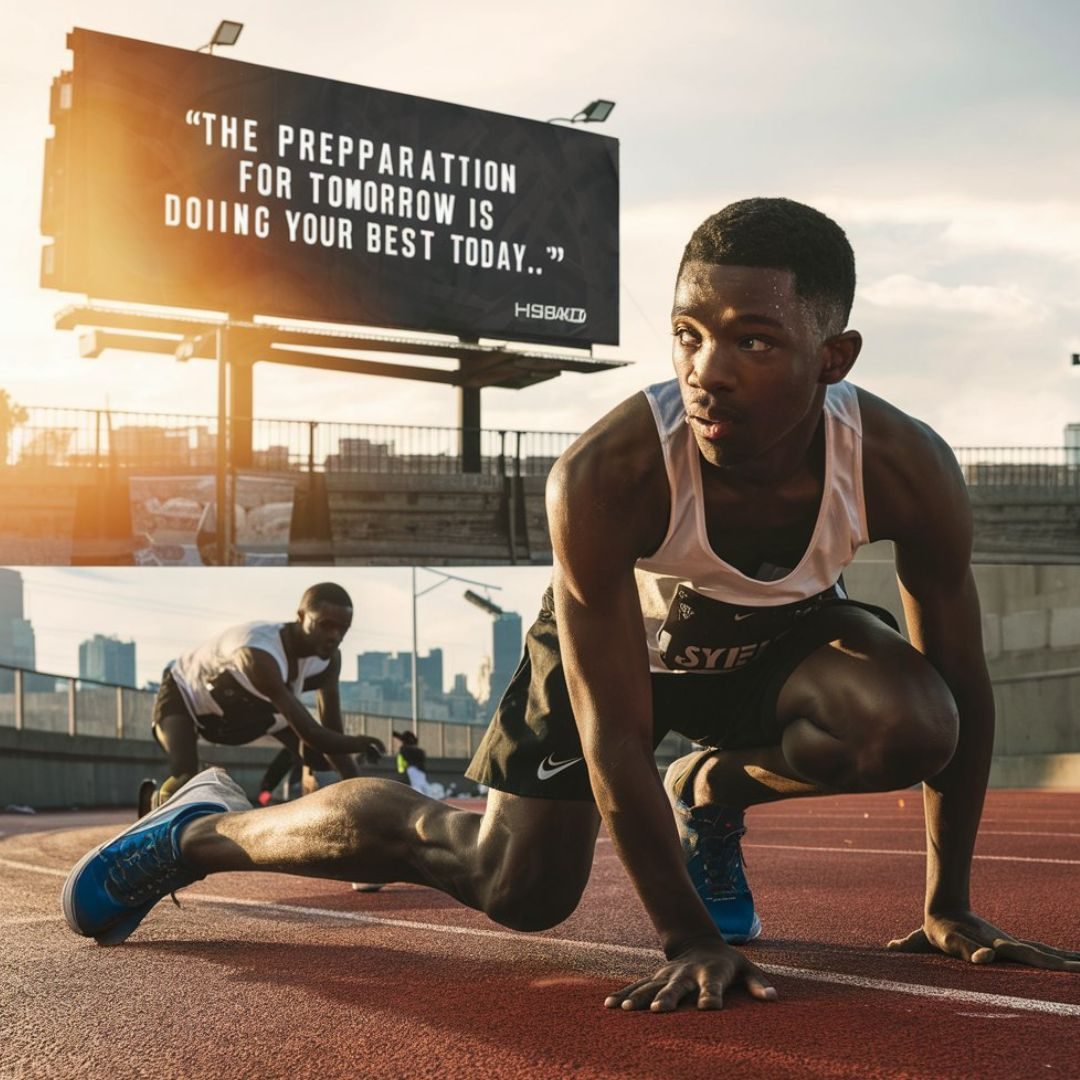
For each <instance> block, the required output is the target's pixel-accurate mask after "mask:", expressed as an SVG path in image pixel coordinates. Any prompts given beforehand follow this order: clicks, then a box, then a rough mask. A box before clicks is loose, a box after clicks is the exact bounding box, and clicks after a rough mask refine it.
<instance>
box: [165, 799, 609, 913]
mask: <svg viewBox="0 0 1080 1080" xmlns="http://www.w3.org/2000/svg"><path fill="white" fill-rule="evenodd" d="M599 821H600V819H599V814H598V813H597V810H596V808H595V806H593V805H592V804H591V803H586V802H571V801H561V800H554V799H536V798H526V797H523V796H517V795H509V794H506V793H505V792H500V791H492V792H491V793H490V795H489V797H488V804H487V809H486V810H485V811H484V813H483V814H477V813H472V812H470V811H467V810H461V809H457V808H455V807H451V806H449V805H447V804H446V803H442V802H438V801H436V800H434V799H429V798H428V797H427V796H424V795H421V794H420V793H419V792H417V791H414V790H413V789H412V788H410V787H408V786H406V785H405V784H399V783H396V782H395V781H392V780H380V779H371V778H364V779H359V780H345V781H342V782H341V783H338V784H334V785H332V786H330V787H327V788H324V789H323V790H321V791H317V792H315V793H313V794H311V795H307V796H305V797H304V798H303V799H299V800H297V801H296V802H293V803H288V804H285V805H283V806H274V807H268V808H267V809H265V810H258V811H252V812H249V813H233V814H214V815H210V816H207V817H203V818H199V819H196V820H195V821H193V822H192V823H191V824H190V825H189V826H187V827H186V828H185V830H184V832H183V834H182V835H181V838H180V853H181V856H182V858H183V861H184V863H185V864H186V865H187V866H188V867H190V869H191V870H193V871H194V872H196V873H198V874H207V873H214V872H217V871H223V870H229V871H236V870H263V871H266V870H271V871H279V872H281V873H286V874H300V875H304V876H307V877H322V878H335V879H337V880H339V881H365V882H380V881H409V882H415V883H417V884H420V885H429V886H431V887H432V888H436V889H439V890H441V891H442V892H445V893H448V894H449V895H450V896H453V897H454V898H455V899H457V900H460V901H461V902H462V903H464V904H467V905H469V907H473V908H476V909H478V910H480V911H483V912H485V913H486V914H487V915H489V916H490V917H491V918H492V919H494V920H496V921H497V922H500V923H502V924H503V925H505V926H509V927H512V928H513V929H517V930H541V929H545V928H547V927H550V926H554V925H555V924H556V923H559V922H561V921H562V920H563V919H565V918H566V917H567V916H568V915H569V914H570V913H571V912H572V911H573V910H574V908H575V907H576V906H577V902H578V899H579V898H580V896H581V893H582V890H583V889H584V888H585V884H586V882H587V881H588V877H589V870H590V868H591V866H592V854H593V847H594V844H595V842H596V833H597V829H598V827H599Z"/></svg>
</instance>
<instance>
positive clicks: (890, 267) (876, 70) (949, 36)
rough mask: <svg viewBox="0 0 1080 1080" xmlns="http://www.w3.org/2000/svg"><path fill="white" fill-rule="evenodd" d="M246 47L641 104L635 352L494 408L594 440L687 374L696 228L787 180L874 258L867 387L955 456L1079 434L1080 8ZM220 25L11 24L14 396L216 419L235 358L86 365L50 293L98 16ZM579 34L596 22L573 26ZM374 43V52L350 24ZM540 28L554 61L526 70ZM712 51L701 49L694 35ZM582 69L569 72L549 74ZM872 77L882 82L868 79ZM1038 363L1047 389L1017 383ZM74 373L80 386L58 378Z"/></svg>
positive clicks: (632, 210) (301, 62) (345, 390)
mask: <svg viewBox="0 0 1080 1080" xmlns="http://www.w3.org/2000/svg"><path fill="white" fill-rule="evenodd" d="M239 8H240V10H238V11H234V12H233V14H234V15H236V16H237V17H238V18H239V20H240V21H243V22H244V23H245V28H244V33H243V35H242V37H241V39H240V41H239V42H238V43H237V45H236V46H235V47H234V48H232V49H229V50H227V51H226V52H224V53H223V55H225V56H228V57H231V58H234V59H236V60H242V61H250V62H253V63H258V64H264V65H268V66H272V67H280V68H286V69H289V70H295V71H301V72H307V73H312V74H317V75H320V76H324V77H328V78H336V79H340V80H343V81H346V82H362V83H365V84H367V85H371V86H377V87H381V88H384V89H387V90H393V91H399V92H402V93H410V94H417V95H421V96H425V97H429V98H435V99H438V100H442V101H449V102H455V103H460V104H465V105H470V106H476V107H480V108H486V109H491V110H496V111H500V112H507V113H512V114H514V115H520V116H525V117H532V118H535V119H547V118H548V117H551V116H556V115H566V114H567V111H568V110H569V111H572V110H574V109H576V108H578V107H579V106H580V105H581V104H583V103H584V102H586V101H589V100H592V99H594V98H596V97H597V96H607V97H609V98H611V99H612V100H614V101H615V102H616V108H615V110H614V112H613V113H612V115H611V118H610V119H609V120H608V121H607V122H606V123H605V124H604V126H603V127H602V128H598V129H597V130H602V131H603V132H604V133H605V134H608V135H611V136H614V137H616V138H618V139H620V141H621V148H620V155H621V177H622V193H621V206H622V212H621V230H622V231H621V252H622V256H621V258H622V264H621V274H620V278H621V282H620V306H621V309H622V339H621V345H620V346H619V347H618V348H610V347H605V348H601V349H598V351H597V354H598V355H600V356H604V357H611V358H616V359H625V360H630V361H633V362H634V363H632V364H631V365H630V366H629V367H627V368H625V369H621V370H619V371H613V372H607V373H604V374H599V375H591V376H587V377H583V376H578V375H568V376H562V377H561V378H559V379H554V380H552V381H551V382H549V383H546V384H543V385H540V386H536V387H533V388H530V389H529V390H526V391H522V392H502V393H500V392H495V391H492V392H490V393H488V394H486V395H485V405H484V416H483V421H482V422H483V425H484V426H485V427H489V428H504V429H507V430H533V429H544V430H558V431H581V430H584V429H585V427H587V426H588V425H589V424H590V423H591V422H593V421H594V420H595V419H596V418H597V417H598V416H600V415H601V414H602V413H603V412H605V411H606V410H607V409H609V408H611V407H613V406H614V405H615V404H617V403H618V402H619V401H621V400H623V399H624V398H626V397H627V396H629V395H630V394H631V393H633V392H634V391H636V390H638V389H640V387H642V386H643V385H646V384H648V383H650V382H655V381H659V380H661V379H664V378H668V377H669V373H670V361H669V353H670V335H669V333H668V330H667V329H666V323H667V313H668V309H669V306H670V300H671V288H672V282H673V278H674V274H675V268H676V266H677V264H678V259H679V255H680V253H681V249H682V246H683V244H684V243H685V240H686V238H687V236H688V235H689V233H690V231H691V230H692V229H693V228H694V227H695V226H696V225H697V224H698V222H700V221H701V220H702V218H704V217H705V216H706V215H707V214H709V213H710V212H712V211H714V210H716V209H717V208H718V207H719V206H721V205H723V204H724V203H726V202H729V201H731V200H733V199H735V198H741V197H745V196H748V195H755V194H766V195H781V194H782V195H787V196H790V197H792V198H797V199H800V200H801V201H804V202H808V203H810V204H812V205H815V206H818V207H820V208H821V209H822V210H824V211H825V212H827V213H829V214H831V215H833V216H834V217H835V218H836V219H837V220H838V221H839V222H840V224H841V225H842V226H844V227H845V229H846V230H847V231H848V233H849V235H850V237H851V239H852V243H853V246H854V248H855V252H856V257H857V262H858V266H859V287H858V290H857V294H856V305H855V310H854V312H853V316H852V325H854V326H856V327H858V328H859V329H861V330H862V331H863V333H864V336H865V339H866V347H865V349H864V351H863V355H862V357H861V358H860V361H859V364H858V367H857V368H856V370H855V372H854V373H853V377H854V379H855V381H856V382H858V383H859V384H861V385H863V386H865V387H866V388H867V389H868V390H871V391H873V392H875V393H878V394H881V395H882V396H884V397H886V398H888V399H889V400H891V401H893V402H894V403H895V404H897V405H898V406H899V407H901V408H902V409H905V410H906V411H908V412H911V413H912V414H914V415H916V416H919V417H920V418H922V419H925V420H926V421H928V422H929V423H930V424H931V425H933V426H934V427H936V428H937V429H938V430H939V431H940V432H941V434H942V435H943V436H944V438H945V439H946V440H947V441H948V442H949V443H950V444H952V445H954V446H964V445H998V446H1001V445H1061V442H1062V438H1063V429H1064V427H1065V425H1066V424H1067V423H1069V422H1070V421H1072V420H1074V419H1075V418H1076V408H1075V402H1076V399H1077V396H1078V394H1080V390H1078V389H1077V384H1076V382H1075V379H1076V378H1077V377H1078V376H1080V371H1077V370H1076V369H1072V368H1070V365H1069V354H1070V353H1072V352H1077V351H1080V304H1078V303H1077V301H1076V299H1075V297H1076V296H1077V295H1078V294H1080V260H1078V259H1077V256H1076V253H1077V251H1080V199H1078V198H1077V196H1076V184H1075V176H1076V173H1077V165H1078V164H1080V149H1078V147H1077V143H1076V140H1075V138H1073V134H1072V133H1073V129H1074V126H1075V124H1074V120H1075V116H1076V113H1077V107H1078V105H1080V87H1078V84H1077V80H1076V79H1075V77H1074V67H1075V60H1074V58H1073V57H1072V55H1071V51H1072V50H1071V42H1072V41H1073V40H1075V37H1076V33H1075V31H1076V30H1077V28H1078V24H1080V12H1078V11H1077V10H1076V9H1075V7H1073V6H1070V5H1066V4H1064V3H1058V2H1044V3H1041V4H1038V5H1035V6H1034V7H1032V8H1028V9H1024V10H1020V9H1019V8H1013V7H1010V6H1008V5H1003V4H992V5H979V4H976V3H974V2H973V0H964V2H957V3H955V4H950V5H934V4H927V3H915V4H914V5H908V6H907V7H905V8H904V9H898V8H896V7H895V6H885V5H856V4H854V3H836V4H830V5H828V6H827V8H824V9H822V10H812V9H807V8H806V7H805V6H802V5H798V4H795V3H794V2H793V0H783V2H778V3H776V4H773V5H771V6H770V8H769V9H768V11H765V12H762V11H753V12H751V11H749V10H747V9H746V8H745V7H744V6H742V5H736V4H734V3H726V4H725V3H719V4H715V5H710V6H708V7H702V8H700V9H699V10H696V11H695V12H694V13H693V34H694V41H695V42H699V41H700V42H706V43H708V45H707V47H706V48H707V53H708V55H710V56H714V57H716V59H717V63H715V64H712V63H710V64H701V63H694V62H691V60H690V58H689V57H688V56H687V52H688V49H685V48H683V49H681V48H679V47H678V45H677V42H676V43H673V47H672V48H669V49H658V48H656V47H655V42H656V41H657V40H658V39H659V38H660V37H663V36H666V35H667V34H668V32H669V29H670V28H669V25H668V23H669V11H668V8H667V7H666V6H665V5H663V4H661V3H659V2H640V3H638V4H636V5H634V18H633V19H632V20H631V21H630V24H629V27H628V28H627V27H620V31H619V33H618V35H614V36H613V35H612V30H611V19H612V18H613V17H617V16H616V9H615V7H614V6H613V5H612V4H610V3H607V2H594V3H591V4H586V5H580V4H574V5H571V4H569V3H565V2H564V0H556V3H555V4H554V6H553V7H551V8H550V10H549V17H548V18H546V19H545V20H542V21H540V22H539V23H538V22H537V21H536V20H535V19H534V17H533V15H532V13H530V12H529V11H527V10H525V9H522V10H520V11H519V10H514V9H508V8H505V7H499V8H495V7H494V6H493V5H491V4H490V3H489V2H486V0H468V2H465V3H463V4H461V5H459V7H458V8H455V18H454V20H453V26H452V27H444V28H443V30H442V31H441V32H440V33H437V34H428V33H422V32H420V31H419V30H418V28H420V27H423V26H427V25H433V24H434V23H435V22H439V23H441V22H442V21H443V20H442V18H441V17H442V15H443V9H442V8H441V7H439V6H438V5H435V4H434V3H433V2H424V0H416V2H413V3H409V4H405V5H398V6H397V7H395V8H385V9H378V10H374V9H372V10H364V11H363V12H359V11H357V10H355V9H353V8H351V7H349V6H346V5H344V4H341V3H337V2H323V3H318V4H314V5H308V6H307V7H305V8H303V9H300V8H296V7H295V6H294V5H287V4H284V3H266V4H259V5H256V4H252V3H241V4H240V5H239ZM219 18H220V11H219V10H218V9H216V8H215V7H213V6H212V5H210V4H207V3H205V2H203V0H194V2H193V3H191V4H188V5H185V6H184V7H182V8H178V9H163V8H155V7H152V6H151V7H147V6H145V5H143V6H141V7H140V6H136V5H133V4H128V3H117V2H105V0H89V2H79V3H76V2H75V0H60V2H57V3H55V4H52V5H47V6H46V7H45V8H42V9H40V10H39V9H32V10H31V9H17V10H16V11H14V12H13V13H12V15H11V19H12V24H11V29H12V40H14V41H18V42H19V47H18V49H17V50H15V49H11V50H9V52H10V53H11V55H10V56H9V64H8V66H7V68H6V74H5V85H6V88H7V91H8V93H7V94H5V99H4V106H3V107H4V109H5V110H6V112H5V117H4V119H5V130H6V132H7V135H8V138H7V143H6V150H7V152H6V154H5V157H4V160H3V162H2V163H0V190H3V192H4V195H5V203H4V212H3V213H0V240H2V241H3V245H2V246H3V250H4V252H5V255H4V258H3V260H0V288H3V289H4V291H5V295H6V296H7V297H8V298H9V311H10V312H11V313H12V317H11V318H10V319H9V326H8V329H9V336H8V341H7V348H6V352H5V356H4V357H3V358H2V359H0V387H3V388H5V389H8V390H9V391H10V392H11V394H12V397H13V399H14V400H15V401H16V402H18V403H20V404H24V405H38V406H74V405H80V406H86V407H94V408H100V407H104V406H105V405H106V404H109V405H111V406H112V407H114V408H121V409H133V410H136V411H145V412H185V413H197V414H201V415H207V414H210V413H212V412H213V402H214V400H215V398H214V394H215V390H214V386H215V371H214V366H213V365H212V364H208V363H204V362H192V363H189V364H178V363H175V362H174V361H172V360H170V359H166V358H163V357H160V356H157V357H150V356H139V355H134V354H120V353H112V354H106V355H105V356H103V357H101V358H99V359H96V360H86V359H82V358H80V357H79V355H78V348H77V343H76V341H75V337H74V335H72V334H68V333H60V332H57V331H55V330H54V328H53V317H54V314H55V312H56V311H57V310H58V309H59V308H60V307H62V306H64V304H66V303H69V302H70V301H71V297H67V296H64V295H62V294H58V293H52V292H46V291H43V290H41V289H40V288H39V287H38V284H37V281H38V265H39V260H40V253H41V243H42V241H41V236H40V233H39V228H38V218H39V213H38V211H39V208H40V185H41V160H42V153H43V147H44V142H45V139H46V136H47V134H48V131H49V127H48V120H47V116H48V97H49V86H50V83H51V80H52V78H53V77H54V76H55V75H56V74H58V73H59V72H60V71H61V70H62V69H64V68H66V67H67V66H68V63H69V58H68V55H67V53H66V50H65V47H64V41H65V35H66V33H67V32H68V31H69V30H70V29H72V28H73V27H75V26H86V27H89V28H91V29H97V30H102V31H105V32H110V33H118V34H123V35H127V36H131V37H137V38H142V39H145V40H150V41H158V42H162V43H165V44H170V45H174V46H178V47H189V48H195V47H196V46H197V45H199V44H202V43H203V42H204V41H205V40H206V38H207V36H208V34H209V33H210V32H211V31H212V29H213V27H214V26H215V25H216V23H217V21H218V19H219ZM568 24H572V25H573V27H574V32H573V33H572V34H568V33H565V32H564V30H563V27H564V26H565V25H568ZM358 34H362V37H363V40H364V41H365V45H366V47H365V49H364V50H363V53H362V56H360V55H358V53H357V51H356V49H355V48H354V46H353V44H352V42H353V41H354V40H355V39H356V37H357V35H358ZM525 39H527V40H528V41H529V50H530V56H531V58H532V62H531V63H530V64H527V65H523V64H521V63H520V61H519V59H518V53H519V51H520V42H521V41H522V40H525ZM689 51H692V50H689ZM552 70H559V71H560V72H562V73H563V74H562V76H561V77H560V79H559V81H558V84H557V86H556V85H553V84H552V80H551V78H550V75H549V73H550V71H552ZM856 87H857V90H856V89H855V88H856ZM1021 366H1022V368H1023V379H1022V380H1019V379H1018V378H1017V374H1018V370H1019V369H1020V368H1021ZM58 388H59V389H58ZM454 404H455V402H454V399H453V395H452V392H451V391H449V390H448V389H445V388H438V387H422V388H418V387H417V385H416V384H403V383H401V382H399V381H395V380H389V379H381V378H374V377H366V376H365V377H357V376H349V375H343V374H335V373H304V374H303V375H300V374H298V373H297V372H294V371H289V370H281V369H280V368H277V367H275V366H273V365H271V366H268V367H267V370H265V371H264V370H260V371H259V373H258V377H257V379H256V388H255V409H256V413H257V415H260V416H266V417H289V418H295V419H312V420H319V421H324V422H330V421H348V422H354V423H408V424H428V425H443V424H445V418H446V416H447V414H448V411H449V410H451V409H452V408H453V407H454Z"/></svg>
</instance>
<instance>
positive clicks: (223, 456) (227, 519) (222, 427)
mask: <svg viewBox="0 0 1080 1080" xmlns="http://www.w3.org/2000/svg"><path fill="white" fill-rule="evenodd" d="M214 334H215V337H216V347H217V364H218V386H217V389H218V394H217V398H218V401H217V404H218V407H217V413H218V415H217V494H216V501H217V522H216V525H217V528H216V530H215V531H216V532H217V564H218V566H228V565H229V563H230V561H231V560H230V557H229V550H230V548H229V541H230V539H231V538H230V536H229V533H230V528H229V526H230V525H231V523H232V521H231V519H232V516H233V515H232V508H231V507H230V505H229V497H228V496H229V492H228V479H227V477H228V469H229V446H228V442H229V416H228V410H229V393H228V390H229V375H228V370H229V369H228V356H227V355H226V344H227V340H228V328H227V327H225V326H219V327H218V328H217V329H216V330H215V331H214Z"/></svg>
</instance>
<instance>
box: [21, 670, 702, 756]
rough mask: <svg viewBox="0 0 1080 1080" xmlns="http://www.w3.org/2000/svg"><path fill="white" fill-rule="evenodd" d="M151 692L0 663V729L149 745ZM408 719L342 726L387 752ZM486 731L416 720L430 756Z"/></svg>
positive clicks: (458, 749) (675, 739)
mask: <svg viewBox="0 0 1080 1080" xmlns="http://www.w3.org/2000/svg"><path fill="white" fill-rule="evenodd" d="M155 697H156V694H155V692H154V691H153V690H138V689H135V688H134V687H129V686H117V685H115V684H113V683H104V682H97V681H95V680H93V679H76V678H74V677H72V676H70V675H50V674H46V673H43V672H39V671H31V670H29V669H26V668H19V667H14V666H12V665H8V664H0V727H11V728H15V729H16V730H17V731H52V732H61V733H66V734H68V735H72V736H76V735H95V736H104V737H107V738H116V739H133V740H136V741H139V740H142V741H147V742H152V741H153V734H152V733H151V731H150V726H151V723H152V721H153V713H154V699H155ZM411 723H412V721H411V720H410V719H409V718H407V717H401V716H382V715H378V714H373V713H354V712H343V713H342V726H343V728H344V729H345V731H346V733H348V734H350V735H373V736H375V737H376V738H378V739H381V740H382V741H383V743H384V744H385V746H386V748H387V750H390V749H391V748H392V745H393V743H392V741H391V740H392V738H393V732H394V731H395V730H397V731H401V730H402V728H403V727H404V726H408V725H410V724H411ZM485 731H487V725H486V724H469V723H465V722H464V721H455V720H427V719H424V718H423V717H421V718H420V721H419V732H418V733H417V734H418V738H419V741H420V745H421V746H422V747H423V748H424V749H425V750H426V751H427V754H428V756H429V757H432V758H457V759H462V760H468V759H470V758H472V756H473V754H475V753H476V750H477V748H478V747H479V746H480V740H481V739H482V738H483V737H484V733H485ZM264 738H265V742H263V740H258V742H259V744H260V745H270V746H280V744H279V743H278V742H277V740H276V739H273V738H270V737H264ZM690 745H691V744H690V742H689V740H687V739H684V738H683V737H682V736H680V735H669V736H667V738H666V739H665V740H664V742H663V743H661V745H660V747H659V748H658V750H657V753H658V754H659V755H660V756H661V757H664V758H675V757H678V756H679V755H680V754H684V753H686V752H687V751H688V750H689V748H690Z"/></svg>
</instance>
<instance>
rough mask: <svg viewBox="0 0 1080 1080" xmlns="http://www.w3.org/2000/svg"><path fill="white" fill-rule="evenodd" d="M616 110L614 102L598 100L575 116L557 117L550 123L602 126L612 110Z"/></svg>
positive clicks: (591, 102)
mask: <svg viewBox="0 0 1080 1080" xmlns="http://www.w3.org/2000/svg"><path fill="white" fill-rule="evenodd" d="M614 108H615V102H614V101H605V100H604V99H603V98H597V99H596V101H590V102H589V104H588V105H586V106H585V108H584V109H582V110H581V112H578V113H575V114H574V115H573V116H556V117H553V118H552V119H551V120H549V121H548V123H549V124H555V123H560V122H561V123H564V124H602V123H603V122H604V121H605V120H606V119H607V118H608V117H609V116H610V115H611V110H612V109H614Z"/></svg>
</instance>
